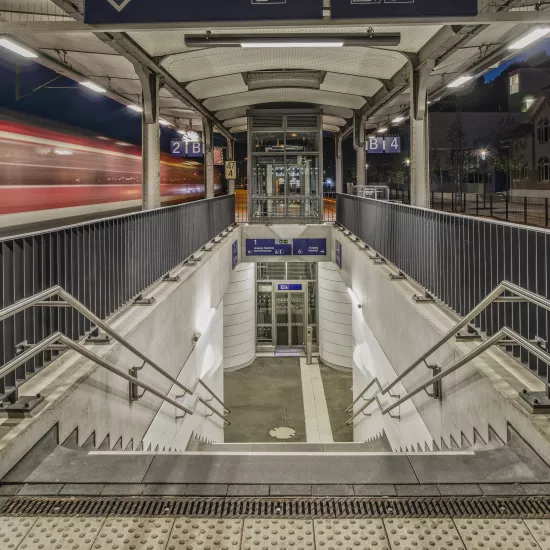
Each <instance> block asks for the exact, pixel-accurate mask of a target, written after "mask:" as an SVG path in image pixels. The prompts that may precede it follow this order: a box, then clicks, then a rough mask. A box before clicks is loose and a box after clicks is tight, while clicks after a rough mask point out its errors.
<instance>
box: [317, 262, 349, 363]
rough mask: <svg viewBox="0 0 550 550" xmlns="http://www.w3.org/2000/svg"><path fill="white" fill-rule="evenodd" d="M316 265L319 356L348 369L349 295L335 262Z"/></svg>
mask: <svg viewBox="0 0 550 550" xmlns="http://www.w3.org/2000/svg"><path fill="white" fill-rule="evenodd" d="M318 265H319V269H318V282H319V338H318V340H319V356H320V357H321V360H322V361H323V362H324V363H326V364H327V365H329V366H337V367H344V368H348V369H351V368H352V366H353V364H352V356H353V339H352V330H351V326H352V317H351V308H352V304H351V298H350V295H349V294H348V289H347V287H346V285H345V284H344V281H343V280H342V277H341V276H340V273H339V272H338V267H337V266H336V264H334V263H331V262H320V263H319V264H318Z"/></svg>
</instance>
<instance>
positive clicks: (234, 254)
mask: <svg viewBox="0 0 550 550" xmlns="http://www.w3.org/2000/svg"><path fill="white" fill-rule="evenodd" d="M238 263H239V241H235V242H234V243H233V245H232V246H231V265H232V269H235V268H236V267H237V264H238Z"/></svg>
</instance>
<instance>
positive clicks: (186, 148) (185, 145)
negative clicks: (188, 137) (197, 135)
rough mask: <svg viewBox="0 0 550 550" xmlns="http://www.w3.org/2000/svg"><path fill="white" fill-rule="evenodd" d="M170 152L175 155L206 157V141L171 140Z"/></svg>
mask: <svg viewBox="0 0 550 550" xmlns="http://www.w3.org/2000/svg"><path fill="white" fill-rule="evenodd" d="M170 154H171V155H172V156H173V157H186V158H196V157H204V143H203V142H202V141H178V140H174V141H171V142H170Z"/></svg>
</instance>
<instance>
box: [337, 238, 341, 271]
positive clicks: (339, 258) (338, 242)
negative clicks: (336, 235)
mask: <svg viewBox="0 0 550 550" xmlns="http://www.w3.org/2000/svg"><path fill="white" fill-rule="evenodd" d="M336 265H337V266H338V267H339V268H340V269H342V244H341V243H340V241H336Z"/></svg>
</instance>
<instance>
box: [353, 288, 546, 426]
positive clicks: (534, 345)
mask: <svg viewBox="0 0 550 550" xmlns="http://www.w3.org/2000/svg"><path fill="white" fill-rule="evenodd" d="M506 292H508V293H510V294H509V295H504V294H505V293H506ZM492 303H530V304H533V305H534V306H536V307H540V308H542V309H544V310H545V311H546V312H550V300H548V299H547V298H544V297H543V296H540V295H538V294H535V293H533V292H530V291H529V290H526V289H524V288H521V287H519V286H517V285H514V284H512V283H510V282H508V281H502V282H501V283H500V284H499V285H498V286H497V287H496V288H495V289H494V290H493V291H492V292H491V293H489V294H488V295H487V296H486V297H485V298H484V299H483V300H482V301H481V302H480V303H479V304H478V305H477V306H476V307H474V308H473V309H472V310H471V311H470V312H469V313H468V314H467V315H466V316H465V317H464V318H462V319H461V320H460V321H459V322H458V323H457V324H456V325H455V326H453V328H452V329H451V330H449V331H448V332H447V334H445V336H443V337H442V338H441V339H440V340H439V341H438V342H437V343H436V344H434V345H433V346H432V347H431V348H430V349H428V350H427V351H426V352H425V353H423V354H422V355H421V356H420V357H419V358H418V359H417V360H416V361H414V363H412V364H411V365H410V366H409V367H408V368H406V369H405V370H404V371H403V372H402V373H401V374H400V375H399V376H398V377H397V378H396V379H395V380H393V382H391V383H390V384H388V386H386V387H385V388H382V386H381V385H380V382H379V381H378V379H376V378H375V379H373V380H372V381H371V382H370V383H369V384H368V385H367V386H366V388H365V389H364V390H363V391H362V392H361V393H360V394H359V395H358V397H357V398H356V399H355V401H354V402H353V403H352V404H351V406H350V407H348V409H347V410H346V412H350V411H351V410H353V408H354V406H355V405H356V404H357V402H358V401H359V400H360V399H363V398H364V396H365V394H366V393H367V392H368V391H369V390H370V389H371V388H372V386H373V385H374V384H375V383H376V384H377V385H378V388H379V393H380V394H381V395H384V394H386V393H388V392H389V391H390V390H391V389H393V388H394V387H395V386H396V385H397V384H399V383H400V382H401V381H403V379H404V378H406V377H407V376H408V375H409V374H411V373H412V372H413V371H414V370H416V369H417V368H418V367H419V366H420V365H421V364H423V363H424V364H425V365H426V366H427V367H428V368H430V369H431V370H432V371H433V370H434V367H433V365H430V366H428V364H427V363H426V360H427V359H428V358H429V357H430V356H432V355H433V354H434V353H435V352H436V351H437V350H438V349H439V348H441V346H443V345H444V344H445V343H446V342H448V341H449V340H451V338H453V337H454V336H456V335H457V334H458V333H459V332H460V331H461V330H462V329H463V328H465V327H467V326H468V325H469V323H470V322H471V321H472V320H473V319H475V318H476V317H477V316H478V315H479V314H480V313H481V312H482V311H484V310H485V309H486V308H487V307H489V306H490V305H491V304H492ZM506 337H507V338H508V340H507V341H505V342H503V339H504V338H506ZM499 344H503V345H506V346H512V347H517V346H520V347H521V348H523V349H525V350H526V351H528V352H529V353H530V354H532V355H534V356H535V357H537V358H538V359H539V360H540V361H542V362H543V363H545V364H546V365H550V355H549V354H548V352H547V350H546V349H544V348H542V347H541V345H540V342H539V341H537V340H535V341H529V340H527V339H526V338H524V337H523V336H521V335H520V334H518V333H517V332H516V331H514V330H512V329H510V328H509V327H502V328H500V329H499V330H498V331H497V332H496V333H495V334H494V335H492V336H490V337H489V338H488V339H486V340H485V341H484V342H483V343H482V344H480V345H479V346H477V347H476V348H475V349H474V350H472V351H471V352H470V353H468V354H466V355H465V356H464V357H462V358H461V359H459V360H458V361H456V362H455V363H454V364H453V365H451V366H450V367H448V368H447V369H445V370H444V371H442V372H439V373H437V374H435V375H434V376H433V377H432V378H431V379H430V380H428V381H427V382H425V383H423V384H421V385H420V386H418V387H417V388H415V389H414V390H412V391H410V392H409V393H407V395H406V396H405V397H403V398H400V399H399V400H398V401H397V402H395V403H392V404H391V405H390V406H389V407H386V408H383V407H380V409H381V411H382V414H387V413H389V412H390V411H392V410H393V409H395V408H396V407H398V406H399V405H401V404H402V403H404V402H405V401H407V400H409V399H410V398H411V397H414V396H415V395H416V394H418V393H420V392H421V391H423V390H426V389H427V388H428V387H429V386H434V392H433V394H430V395H435V396H436V397H437V398H439V399H440V398H441V397H442V392H441V386H439V387H436V384H440V382H441V380H443V379H444V378H445V377H447V376H448V375H449V374H451V373H453V372H454V371H456V370H457V369H459V368H460V367H462V366H464V365H466V364H467V363H469V362H470V361H471V360H472V359H475V358H476V357H477V356H478V355H480V354H481V353H483V352H484V351H486V350H487V349H489V348H490V347H492V346H494V345H499ZM390 396H391V397H398V396H392V395H391V394H390ZM372 401H373V399H372V398H371V399H369V400H368V401H367V404H366V405H364V406H363V407H361V409H360V410H359V411H357V412H356V413H355V414H354V415H353V417H352V418H350V419H349V420H348V424H350V423H351V422H352V421H353V420H354V419H355V418H356V417H357V416H358V415H359V414H361V413H362V412H363V411H364V410H365V409H366V408H367V407H368V406H369V405H370V404H371V403H372Z"/></svg>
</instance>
